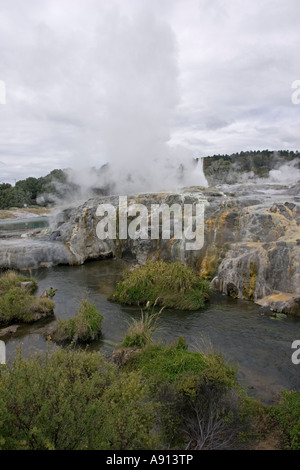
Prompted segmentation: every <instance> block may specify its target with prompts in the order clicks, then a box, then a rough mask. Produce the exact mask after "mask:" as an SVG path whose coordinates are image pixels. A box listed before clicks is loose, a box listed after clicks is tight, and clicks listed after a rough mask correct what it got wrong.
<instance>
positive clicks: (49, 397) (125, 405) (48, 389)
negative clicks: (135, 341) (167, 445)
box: [0, 348, 156, 450]
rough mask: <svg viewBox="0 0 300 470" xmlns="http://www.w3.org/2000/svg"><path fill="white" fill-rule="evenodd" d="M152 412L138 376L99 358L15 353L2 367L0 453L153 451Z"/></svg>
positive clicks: (76, 353)
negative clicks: (151, 449) (0, 450)
mask: <svg viewBox="0 0 300 470" xmlns="http://www.w3.org/2000/svg"><path fill="white" fill-rule="evenodd" d="M154 408H155V407H154V406H153V404H152V402H151V400H150V398H149V393H148V389H147V387H146V385H145V384H144V383H143V381H142V380H141V376H140V374H139V373H137V372H132V373H130V374H126V375H125V374H122V373H121V374H119V373H118V372H117V369H116V368H115V367H114V366H113V365H112V364H109V363H108V361H106V360H105V358H104V357H103V356H101V355H100V353H98V352H86V351H81V350H74V349H69V348H68V349H66V350H62V349H61V350H58V351H54V352H51V353H50V352H48V353H47V354H43V355H36V356H31V357H29V358H27V359H24V358H22V355H21V352H19V354H18V355H17V357H16V359H15V361H14V362H13V364H12V365H11V366H0V416H1V419H0V449H4V450H22V449H24V450H28V449H29V450H47V449H54V450H85V449H90V450H112V449H124V450H130V449H147V448H151V447H152V446H153V448H154V447H155V446H156V441H155V439H154V436H153V432H154V429H155V426H154V424H155V413H154Z"/></svg>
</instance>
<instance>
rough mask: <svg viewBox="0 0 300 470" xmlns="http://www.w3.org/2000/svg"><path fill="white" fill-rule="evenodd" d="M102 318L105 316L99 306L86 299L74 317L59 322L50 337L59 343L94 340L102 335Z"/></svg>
mask: <svg viewBox="0 0 300 470" xmlns="http://www.w3.org/2000/svg"><path fill="white" fill-rule="evenodd" d="M102 320H103V316H102V315H101V313H100V312H99V311H98V310H97V307H96V306H95V305H94V304H92V303H91V302H89V301H88V300H87V299H85V300H83V301H82V302H81V304H80V306H79V310H78V312H77V313H76V315H75V316H74V317H73V318H70V319H69V320H59V321H58V322H57V325H56V327H55V328H54V330H52V332H51V333H50V337H51V339H52V341H55V342H57V343H60V342H73V343H76V342H87V341H93V340H95V339H97V338H99V336H100V335H101V326H102Z"/></svg>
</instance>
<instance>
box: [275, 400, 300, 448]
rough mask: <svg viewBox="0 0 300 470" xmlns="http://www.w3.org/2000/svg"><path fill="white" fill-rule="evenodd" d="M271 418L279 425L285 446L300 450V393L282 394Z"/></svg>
mask: <svg viewBox="0 0 300 470" xmlns="http://www.w3.org/2000/svg"><path fill="white" fill-rule="evenodd" d="M271 416H272V417H273V418H274V420H275V421H276V422H277V423H278V424H279V427H280V429H281V431H282V436H283V446H284V447H285V448H291V449H292V450H300V393H298V392H296V391H292V392H286V391H284V392H283V393H282V398H281V400H280V402H279V403H278V404H277V405H276V406H274V407H273V408H272V410H271Z"/></svg>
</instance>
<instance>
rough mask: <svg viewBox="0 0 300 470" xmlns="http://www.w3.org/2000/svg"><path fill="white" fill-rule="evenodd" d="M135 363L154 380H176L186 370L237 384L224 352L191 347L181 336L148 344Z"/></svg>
mask: <svg viewBox="0 0 300 470" xmlns="http://www.w3.org/2000/svg"><path fill="white" fill-rule="evenodd" d="M134 367H136V368H137V369H138V370H140V371H141V372H142V373H143V374H144V376H145V377H146V378H147V379H151V381H152V382H153V383H157V384H159V383H162V382H167V383H173V382H175V381H177V380H179V378H180V377H185V376H186V375H187V374H194V375H195V376H196V377H198V376H202V377H203V378H205V380H214V381H216V382H218V383H225V384H227V385H228V386H234V384H235V371H234V370H233V369H232V368H231V367H229V366H228V365H226V364H225V363H224V361H223V358H222V356H220V355H216V354H208V355H205V354H201V353H195V352H191V351H188V348H187V344H186V342H185V339H184V338H182V337H180V338H179V339H178V340H177V341H175V342H174V343H173V344H171V345H168V346H166V345H163V344H157V343H154V344H149V345H148V346H147V347H145V348H144V349H143V350H142V351H141V352H140V353H139V354H138V355H137V356H135V358H134Z"/></svg>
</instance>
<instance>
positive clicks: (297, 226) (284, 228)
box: [0, 184, 300, 315]
mask: <svg viewBox="0 0 300 470" xmlns="http://www.w3.org/2000/svg"><path fill="white" fill-rule="evenodd" d="M299 193H300V184H298V185H294V186H293V187H291V188H287V187H285V186H280V185H245V184H244V185H230V186H229V185H227V186H220V187H218V188H199V187H192V188H186V189H184V190H182V191H181V192H176V193H165V194H139V195H135V196H130V197H129V196H128V204H131V203H140V204H143V205H144V206H146V207H147V209H148V214H149V217H150V214H151V205H152V204H162V203H164V204H167V205H168V206H171V205H172V204H176V203H177V204H180V205H183V204H194V205H195V204H197V203H198V202H199V201H205V211H204V220H203V223H204V225H203V228H204V244H203V246H202V247H201V249H198V250H190V251H187V250H186V249H185V248H186V242H187V240H186V239H185V237H183V239H181V240H180V239H175V238H174V237H173V238H171V239H161V238H160V239H159V240H156V239H151V236H150V230H151V227H150V225H149V229H148V235H149V236H148V238H147V239H130V238H128V239H126V240H123V239H120V238H119V237H118V236H117V237H116V239H106V240H100V239H99V238H98V236H97V233H96V230H97V224H98V222H99V220H100V217H98V216H97V208H98V206H99V204H105V203H109V204H112V205H113V206H114V207H115V209H116V214H117V215H118V214H119V213H118V211H119V198H118V197H117V196H111V197H108V196H103V197H97V198H93V199H90V200H88V201H86V202H85V203H84V204H83V205H81V206H80V207H77V208H73V209H66V210H64V211H62V212H60V213H59V215H58V216H57V217H56V219H55V221H53V223H52V226H51V230H50V232H49V234H48V236H47V237H46V236H45V234H43V236H41V237H35V238H31V239H19V240H2V241H1V244H0V266H1V267H10V268H28V267H39V266H45V267H47V266H50V265H55V264H71V265H74V264H82V263H84V262H85V261H86V260H90V259H100V258H107V257H119V258H121V257H123V258H124V257H127V258H130V259H131V260H132V261H133V262H138V263H140V264H143V263H145V262H146V261H147V260H154V259H157V258H161V259H164V260H170V261H173V262H175V261H181V262H183V263H188V264H189V265H191V266H192V267H193V268H194V269H195V270H196V271H197V272H199V274H200V275H201V276H203V277H204V278H206V279H209V280H211V281H212V284H213V286H214V287H215V288H216V289H218V290H220V291H221V292H223V293H225V294H227V295H231V296H233V297H238V298H242V299H246V300H253V301H255V302H258V301H261V300H262V299H264V305H269V306H270V307H272V308H273V309H274V310H275V309H278V310H277V311H283V312H288V313H290V314H293V315H300V311H299V302H298V300H297V299H298V297H300V287H299V286H300V283H299V281H300V205H299V202H300V201H299ZM131 220H132V219H131V218H128V224H129V223H130V222H131ZM117 235H118V230H117ZM279 293H281V294H282V295H284V296H287V297H285V298H288V297H289V296H292V297H293V300H291V299H289V300H288V301H287V303H286V302H285V303H282V302H281V303H280V305H279V304H278V303H276V302H275V303H274V298H273V297H272V296H274V295H277V294H279Z"/></svg>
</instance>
